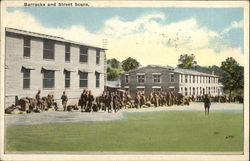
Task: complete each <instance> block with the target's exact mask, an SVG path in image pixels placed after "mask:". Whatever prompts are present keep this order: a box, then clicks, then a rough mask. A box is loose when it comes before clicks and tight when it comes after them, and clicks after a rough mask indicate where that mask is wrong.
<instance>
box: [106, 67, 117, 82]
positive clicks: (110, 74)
mask: <svg viewBox="0 0 250 161" xmlns="http://www.w3.org/2000/svg"><path fill="white" fill-rule="evenodd" d="M118 78H119V73H118V72H117V70H115V69H113V68H110V67H108V68H107V80H109V81H111V80H117V79H118Z"/></svg>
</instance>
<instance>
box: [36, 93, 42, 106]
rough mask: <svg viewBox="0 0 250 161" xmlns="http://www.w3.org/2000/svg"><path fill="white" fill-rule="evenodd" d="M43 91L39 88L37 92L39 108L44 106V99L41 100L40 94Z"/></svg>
mask: <svg viewBox="0 0 250 161" xmlns="http://www.w3.org/2000/svg"><path fill="white" fill-rule="evenodd" d="M40 93H41V91H40V90H38V92H37V94H36V101H37V106H38V108H39V109H41V108H42V100H41V96H40Z"/></svg>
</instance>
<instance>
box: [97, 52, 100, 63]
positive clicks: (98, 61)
mask: <svg viewBox="0 0 250 161" xmlns="http://www.w3.org/2000/svg"><path fill="white" fill-rule="evenodd" d="M96 64H100V50H99V49H98V50H96Z"/></svg>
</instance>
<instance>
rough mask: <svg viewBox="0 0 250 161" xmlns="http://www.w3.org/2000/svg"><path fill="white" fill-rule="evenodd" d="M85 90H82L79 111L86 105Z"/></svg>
mask: <svg viewBox="0 0 250 161" xmlns="http://www.w3.org/2000/svg"><path fill="white" fill-rule="evenodd" d="M87 92H88V91H87V90H85V89H84V90H83V92H82V94H81V97H80V105H81V112H83V109H84V110H85V109H86V105H87V97H88V96H87Z"/></svg>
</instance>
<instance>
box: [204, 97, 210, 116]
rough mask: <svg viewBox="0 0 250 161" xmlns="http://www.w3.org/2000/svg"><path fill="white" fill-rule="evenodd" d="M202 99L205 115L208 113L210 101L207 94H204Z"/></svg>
mask: <svg viewBox="0 0 250 161" xmlns="http://www.w3.org/2000/svg"><path fill="white" fill-rule="evenodd" d="M203 101H204V107H205V115H206V114H208V115H209V108H210V105H211V102H210V100H209V98H208V95H207V94H206V95H205V97H204V100H203Z"/></svg>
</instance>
